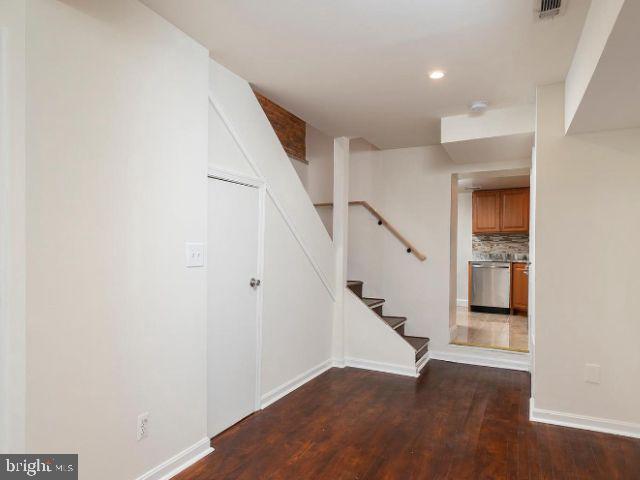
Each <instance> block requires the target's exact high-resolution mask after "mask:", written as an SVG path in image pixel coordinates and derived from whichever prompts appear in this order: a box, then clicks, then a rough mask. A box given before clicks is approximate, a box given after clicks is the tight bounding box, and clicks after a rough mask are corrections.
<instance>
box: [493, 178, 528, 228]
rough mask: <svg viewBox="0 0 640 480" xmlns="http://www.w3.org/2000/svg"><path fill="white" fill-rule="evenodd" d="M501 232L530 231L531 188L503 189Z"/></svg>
mask: <svg viewBox="0 0 640 480" xmlns="http://www.w3.org/2000/svg"><path fill="white" fill-rule="evenodd" d="M501 198H502V205H501V208H502V214H501V216H500V218H501V224H500V225H501V226H500V231H501V232H508V233H527V232H528V231H529V189H528V188H514V189H511V190H503V191H502V192H501Z"/></svg>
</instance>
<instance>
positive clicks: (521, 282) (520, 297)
mask: <svg viewBox="0 0 640 480" xmlns="http://www.w3.org/2000/svg"><path fill="white" fill-rule="evenodd" d="M528 274H529V265H528V264H526V263H513V264H512V266H511V309H512V310H513V311H516V312H521V313H527V310H528V309H529V276H528Z"/></svg>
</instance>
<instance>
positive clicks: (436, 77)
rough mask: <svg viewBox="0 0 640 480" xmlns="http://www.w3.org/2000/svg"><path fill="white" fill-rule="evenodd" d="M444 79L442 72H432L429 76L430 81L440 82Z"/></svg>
mask: <svg viewBox="0 0 640 480" xmlns="http://www.w3.org/2000/svg"><path fill="white" fill-rule="evenodd" d="M443 77H444V72H443V71H442V70H434V71H433V72H431V73H430V74H429V78H430V79H431V80H440V79H441V78H443Z"/></svg>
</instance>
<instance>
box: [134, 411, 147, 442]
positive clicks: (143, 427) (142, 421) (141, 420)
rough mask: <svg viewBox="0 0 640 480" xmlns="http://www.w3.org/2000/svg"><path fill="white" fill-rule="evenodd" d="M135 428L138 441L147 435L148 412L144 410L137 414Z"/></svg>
mask: <svg viewBox="0 0 640 480" xmlns="http://www.w3.org/2000/svg"><path fill="white" fill-rule="evenodd" d="M136 430H137V432H136V436H137V437H138V441H140V440H142V439H143V438H147V437H148V436H149V412H144V413H141V414H140V415H138V424H137V428H136Z"/></svg>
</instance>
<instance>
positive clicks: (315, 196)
mask: <svg viewBox="0 0 640 480" xmlns="http://www.w3.org/2000/svg"><path fill="white" fill-rule="evenodd" d="M306 146H307V160H309V165H307V174H306V184H305V188H306V189H307V193H308V194H309V198H311V201H312V202H313V203H330V202H333V137H330V136H329V135H325V134H324V133H323V132H321V131H320V130H318V129H317V128H314V127H313V126H311V125H309V124H307V140H306ZM297 163H300V162H297ZM317 211H318V215H319V216H320V218H321V219H322V223H323V224H324V226H325V228H326V229H327V232H328V233H329V235H333V210H332V209H331V208H328V207H320V208H317Z"/></svg>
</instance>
